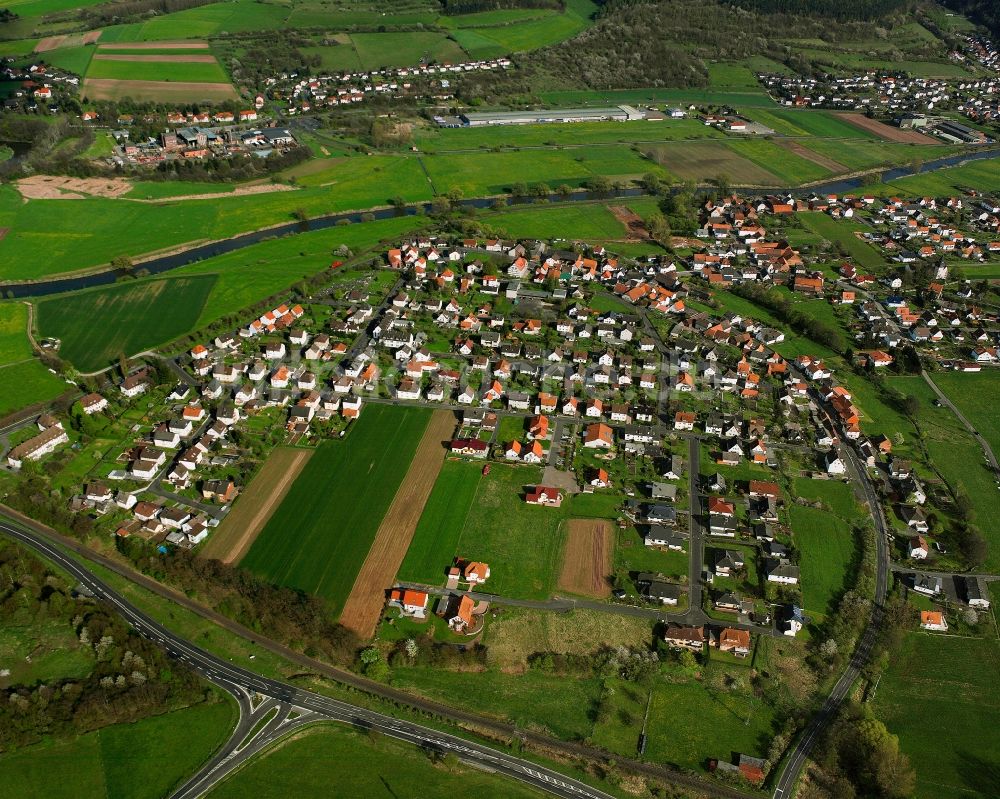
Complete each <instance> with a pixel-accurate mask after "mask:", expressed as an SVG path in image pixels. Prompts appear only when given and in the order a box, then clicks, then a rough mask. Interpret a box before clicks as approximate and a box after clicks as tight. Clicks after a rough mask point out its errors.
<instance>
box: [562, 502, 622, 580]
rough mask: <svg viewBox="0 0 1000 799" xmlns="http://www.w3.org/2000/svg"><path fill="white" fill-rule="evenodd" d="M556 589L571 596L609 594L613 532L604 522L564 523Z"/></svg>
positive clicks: (608, 524)
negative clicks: (562, 546) (562, 545)
mask: <svg viewBox="0 0 1000 799" xmlns="http://www.w3.org/2000/svg"><path fill="white" fill-rule="evenodd" d="M566 524H567V532H566V544H565V547H564V549H563V564H562V570H561V571H560V572H559V582H558V583H557V585H558V587H559V588H560V589H562V590H563V591H569V592H570V593H573V594H583V595H584V596H593V597H598V598H603V597H606V596H610V595H611V583H610V582H609V581H608V576H609V575H610V574H611V557H612V555H613V553H614V530H613V529H612V527H611V522H610V521H608V520H607V519H570V520H569V521H568V522H567V523H566Z"/></svg>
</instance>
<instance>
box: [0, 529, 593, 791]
mask: <svg viewBox="0 0 1000 799" xmlns="http://www.w3.org/2000/svg"><path fill="white" fill-rule="evenodd" d="M0 532H3V533H4V534H6V535H8V536H10V537H11V538H14V539H16V540H17V541H19V542H20V543H22V544H24V545H25V546H27V547H29V548H30V549H33V550H34V551H36V552H38V553H39V554H40V555H42V556H43V557H44V558H45V559H46V560H49V561H51V562H52V563H54V564H56V565H57V566H59V567H60V568H61V569H63V570H65V571H67V572H68V573H69V574H71V575H72V576H73V577H74V578H75V579H77V580H79V581H80V583H81V584H82V585H83V586H84V587H86V588H87V589H89V590H90V591H91V592H93V594H94V595H95V596H96V597H98V598H100V599H101V600H102V601H104V602H106V603H108V604H109V605H110V606H112V607H113V608H114V609H115V610H116V611H118V612H119V613H120V614H121V615H122V616H123V617H124V618H125V620H126V621H127V622H128V623H129V624H130V625H132V627H133V628H135V630H136V631H137V632H138V633H140V634H141V635H143V636H144V637H146V638H149V639H150V640H153V641H155V642H157V643H158V644H160V645H161V646H162V647H163V648H164V649H165V650H166V651H167V653H168V654H169V655H170V656H171V657H173V658H175V659H176V660H179V661H180V662H182V663H184V664H185V665H187V666H188V667H189V668H191V669H192V670H193V671H195V672H197V673H198V674H199V675H200V676H202V677H203V678H204V679H206V680H208V681H209V682H211V683H213V684H214V685H216V686H218V687H219V688H222V689H223V690H225V691H227V692H229V693H230V694H232V695H233V696H234V697H236V699H237V701H238V702H239V704H240V710H241V719H240V722H239V723H238V725H237V728H236V731H235V732H234V734H233V736H231V738H230V740H229V742H228V743H227V744H226V746H224V747H223V749H222V750H221V751H220V752H218V753H216V755H215V756H214V757H213V758H212V759H211V760H210V761H209V762H208V763H207V764H206V765H205V766H204V767H203V768H202V770H201V771H199V773H198V774H196V775H195V776H194V777H192V779H191V780H189V781H188V782H187V783H186V784H185V785H183V786H182V787H181V788H180V789H179V790H178V791H177V792H175V793H174V794H173V797H174V799H194V797H199V796H204V795H205V794H206V793H207V792H208V791H209V790H211V788H212V787H213V786H215V785H216V784H218V782H219V781H221V780H222V779H223V778H224V777H225V775H226V774H228V773H229V772H230V771H231V770H232V768H233V767H235V765H237V764H238V763H239V762H242V761H243V760H245V759H246V757H249V756H251V755H252V754H255V753H256V752H257V751H259V750H260V749H262V748H264V746H265V745H266V744H268V743H270V742H272V741H273V740H276V738H277V737H280V736H277V735H274V732H275V731H276V730H278V729H280V730H281V734H282V735H283V734H285V733H286V732H287V731H288V730H290V729H293V728H295V727H297V726H301V724H302V723H307V722H312V721H318V720H330V721H338V722H343V723H344V724H349V725H352V726H354V727H355V728H359V729H364V730H374V731H376V732H379V733H381V734H383V735H386V736H388V737H390V738H395V739H397V740H400V741H405V742H407V743H412V744H414V745H415V746H418V747H421V748H422V749H425V750H428V751H436V752H440V753H454V754H455V755H457V756H458V757H459V758H460V759H461V760H463V761H465V762H467V763H470V764H472V765H475V766H477V767H479V768H482V769H486V770H489V771H491V772H495V773H497V774H501V775H504V776H507V777H510V778H512V779H515V780H519V781H521V782H524V783H527V784H528V785H531V786H533V787H535V788H537V789H539V790H542V791H546V792H548V793H551V794H553V795H555V796H561V797H567V799H612V797H611V796H610V795H609V794H606V793H604V792H603V791H599V790H597V789H596V788H593V787H591V786H589V785H586V784H585V783H582V782H579V781H577V780H574V779H572V778H571V777H567V776H566V775H564V774H560V773H559V772H556V771H552V770H550V769H547V768H544V767H543V766H540V765H537V764H535V763H531V762H529V761H527V760H522V759H521V758H518V757H514V756H512V755H509V754H507V753H506V752H503V751H500V750H499V749H493V748H491V747H487V746H483V745H481V744H478V743H475V742H473V741H468V740H465V739H463V738H459V737H456V736H454V735H449V734H447V733H444V732H439V731H438V730H435V729H432V728H430V727H424V726H423V725H420V724H415V723H413V722H410V721H403V720H401V719H396V718H392V717H391V716H386V715H383V714H381V713H376V712H374V711H371V710H367V709H365V708H360V707H356V706H354V705H351V704H349V703H347V702H341V701H339V700H336V699H331V698H329V697H326V696H322V695H321V694H317V693H313V692H312V691H304V690H302V689H299V688H296V687H295V686H293V685H289V684H288V683H284V682H281V681H280V680H273V679H269V678H267V677H263V676H261V675H259V674H254V673H253V672H251V671H248V670H246V669H243V668H240V667H239V666H236V665H234V664H232V663H230V662H228V661H226V660H223V659H221V658H219V657H216V656H215V655H213V654H211V653H209V652H206V651H205V650H203V649H201V648H199V647H197V646H195V645H194V644H191V643H189V642H188V641H185V640H184V639H182V638H180V637H178V636H177V635H175V634H174V633H172V632H170V630H168V629H167V628H166V627H164V626H163V625H161V624H159V623H158V622H156V621H155V620H153V619H152V618H150V617H149V616H147V615H146V614H144V613H142V612H141V611H140V610H138V609H137V608H136V607H134V606H133V605H132V604H131V603H129V602H128V601H127V600H126V599H124V598H123V597H122V596H121V595H119V594H118V593H117V592H115V591H114V589H112V588H111V587H110V586H108V585H107V584H105V583H104V582H102V581H101V580H100V579H99V578H97V577H96V576H95V575H93V574H92V573H91V572H90V571H88V570H87V569H86V568H84V567H83V566H81V565H80V564H79V563H77V562H76V561H75V560H74V559H72V558H70V557H69V556H67V555H65V554H63V552H62V550H60V549H59V548H57V547H55V546H53V545H52V544H50V543H48V542H47V541H45V540H44V539H42V538H41V537H40V536H38V535H36V534H34V533H29V532H26V531H24V530H21V529H18V528H17V527H14V526H12V525H10V524H7V523H0ZM254 694H258V695H260V696H263V697H269V698H270V699H272V700H277V703H278V705H277V706H278V708H279V712H278V715H276V716H275V717H274V719H272V720H271V721H269V722H268V724H267V725H265V727H264V729H262V730H260V731H259V732H258V734H257V735H256V736H255V737H254V738H253V740H252V741H250V742H248V743H247V745H246V747H244V749H248V750H250V751H247V752H246V753H243V754H245V756H241V752H240V751H238V750H240V746H239V745H240V744H241V743H243V741H244V739H245V738H246V736H247V734H248V733H249V732H250V731H251V730H252V728H253V726H254V725H255V724H256V723H257V721H258V720H260V718H261V711H260V709H259V708H258V709H256V710H254V711H251V709H250V701H251V697H252V696H253V695H254ZM283 706H287V709H285V710H282V707H283ZM270 707H271V706H270V705H269V706H268V708H270ZM291 709H295V710H296V712H298V713H300V716H298V717H296V718H295V719H293V720H288V719H287V714H288V711H289V710H291ZM248 711H249V712H248ZM307 714H308V715H307ZM302 716H306V718H305V720H303V721H301V723H300V719H301V718H302ZM282 718H283V719H284V721H281V720H279V719H282ZM268 727H271V728H272V729H270V730H269V729H268ZM234 761H236V762H235V763H234Z"/></svg>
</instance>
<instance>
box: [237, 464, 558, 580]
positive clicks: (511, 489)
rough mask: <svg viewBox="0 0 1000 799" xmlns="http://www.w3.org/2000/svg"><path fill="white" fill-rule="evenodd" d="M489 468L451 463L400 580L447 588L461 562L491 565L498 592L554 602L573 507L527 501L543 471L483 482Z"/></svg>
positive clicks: (498, 472)
mask: <svg viewBox="0 0 1000 799" xmlns="http://www.w3.org/2000/svg"><path fill="white" fill-rule="evenodd" d="M482 468H483V467H482V464H477V463H466V462H455V463H450V462H449V463H446V464H445V469H443V470H442V472H441V475H440V476H439V477H438V480H437V483H436V484H435V486H434V490H433V491H432V493H431V497H430V499H429V500H428V502H427V506H426V508H425V509H424V514H423V516H422V517H421V519H420V523H419V525H418V526H417V530H416V533H415V534H414V536H413V541H412V542H411V544H410V549H409V551H408V552H407V555H406V558H405V559H404V561H403V566H402V569H401V571H400V577H401V578H403V579H412V580H417V581H420V582H427V583H432V584H443V582H444V571H445V570H446V569H447V567H448V566H450V565H451V563H452V560H453V559H454V558H455V556H460V557H463V558H468V559H470V560H478V561H484V562H485V563H488V564H490V571H491V573H492V576H491V577H490V580H489V583H488V588H489V590H490V591H491V592H493V593H496V594H499V595H502V596H512V597H521V598H524V599H547V598H548V597H549V596H550V595H551V593H552V588H553V586H554V585H555V579H556V566H557V564H558V562H559V557H560V554H561V551H562V542H563V533H562V531H561V522H562V520H563V519H564V518H566V516H567V513H568V505H569V502H567V503H564V505H563V507H562V508H543V507H536V506H532V505H528V504H526V503H525V502H524V499H523V494H524V486H528V485H535V484H536V483H537V482H538V480H539V478H540V477H541V470H540V469H537V468H529V467H518V466H509V465H506V464H491V471H490V474H489V475H488V476H486V477H483V476H482ZM470 495H471V496H472V499H471V500H470V499H469V497H470ZM463 503H464V507H465V512H462V506H463ZM442 525H447V528H445V527H443V526H442ZM251 552H252V550H251Z"/></svg>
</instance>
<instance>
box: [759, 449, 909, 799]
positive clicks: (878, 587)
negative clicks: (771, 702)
mask: <svg viewBox="0 0 1000 799" xmlns="http://www.w3.org/2000/svg"><path fill="white" fill-rule="evenodd" d="M840 454H841V456H842V457H843V458H844V460H845V461H846V462H847V467H848V470H849V471H850V473H851V478H852V480H853V481H854V482H855V484H856V485H858V486H860V488H861V491H862V493H863V494H864V496H865V501H866V502H867V503H868V507H869V509H870V511H871V516H872V520H873V521H874V522H875V560H876V572H875V604H874V605H873V607H872V615H871V619H870V620H869V623H868V626H867V627H866V628H865V631H864V634H863V635H862V636H861V640H860V641H858V644H857V646H856V647H855V648H854V653H853V655H852V656H851V662H850V663H849V664H848V666H847V668H846V669H845V670H844V673H843V674H842V675H841V677H840V679H839V680H837V683H836V684H835V685H834V686H833V689H832V690H831V691H830V695H829V696H828V697H827V698H826V701H825V702H824V703H823V706H822V707H821V708H820V709H819V711H818V712H817V713H816V714H815V715H813V717H812V718H811V719H810V720H809V724H808V725H806V728H805V730H803V732H802V734H801V735H800V736H799V738H798V740H797V741H796V743H795V747H794V748H793V749H792V751H791V754H790V755H789V757H788V759H787V760H786V761H785V766H784V768H783V770H782V772H781V775H780V776H779V777H778V781H777V783H776V784H775V788H774V799H788V798H789V797H791V796H793V795H794V793H795V783H796V781H797V780H798V778H799V774H800V773H801V771H802V768H803V766H804V765H805V762H806V758H807V757H808V756H809V752H810V751H812V747H813V744H815V742H816V739H817V738H818V737H819V736H820V734H821V733H822V732H823V729H824V728H825V727H826V725H827V724H828V723H829V722H830V721H831V719H832V718H833V716H834V714H835V713H836V712H837V708H839V707H840V703H841V702H843V701H844V698H845V697H846V696H847V694H848V692H849V691H850V690H851V686H852V685H854V682H855V680H857V679H858V677H859V676H860V674H861V669H862V668H863V667H864V665H865V663H866V662H867V661H868V656H869V655H870V654H871V650H872V647H873V646H874V645H875V641H876V639H877V638H878V634H879V629H880V628H881V626H882V614H883V613H884V603H885V597H886V592H887V590H888V584H889V550H888V546H887V545H886V530H887V526H886V521H885V516H883V514H882V505H881V503H880V502H879V498H878V495H877V494H876V493H875V488H874V487H873V486H872V484H871V480H869V479H868V474H867V473H866V472H865V467H864V465H863V464H862V463H861V462H860V461H859V460H858V456H857V455H856V454H855V452H854V450H853V449H851V448H850V447H849V446H844V447H841V450H840Z"/></svg>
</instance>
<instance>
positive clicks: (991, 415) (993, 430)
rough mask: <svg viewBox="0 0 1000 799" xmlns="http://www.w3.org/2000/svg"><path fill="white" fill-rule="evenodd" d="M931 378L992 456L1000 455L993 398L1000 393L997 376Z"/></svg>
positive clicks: (992, 373) (984, 373)
mask: <svg viewBox="0 0 1000 799" xmlns="http://www.w3.org/2000/svg"><path fill="white" fill-rule="evenodd" d="M931 377H932V378H933V379H934V383H935V384H936V385H937V387H938V388H939V389H941V390H942V391H943V392H944V393H945V394H946V395H947V396H948V399H950V400H951V401H952V402H953V403H955V405H956V406H957V407H958V409H959V410H960V411H961V412H962V415H963V416H965V418H966V419H968V420H969V421H970V422H971V423H972V425H973V427H975V428H976V430H978V431H979V432H980V434H981V435H982V436H983V438H985V439H986V441H987V443H989V445H990V447H991V449H992V450H993V453H994V454H997V453H1000V415H998V414H997V412H996V397H997V396H998V392H1000V372H998V371H996V370H994V369H986V370H984V371H982V372H936V373H934V374H933V375H931Z"/></svg>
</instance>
